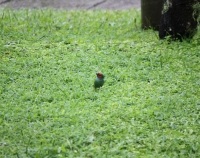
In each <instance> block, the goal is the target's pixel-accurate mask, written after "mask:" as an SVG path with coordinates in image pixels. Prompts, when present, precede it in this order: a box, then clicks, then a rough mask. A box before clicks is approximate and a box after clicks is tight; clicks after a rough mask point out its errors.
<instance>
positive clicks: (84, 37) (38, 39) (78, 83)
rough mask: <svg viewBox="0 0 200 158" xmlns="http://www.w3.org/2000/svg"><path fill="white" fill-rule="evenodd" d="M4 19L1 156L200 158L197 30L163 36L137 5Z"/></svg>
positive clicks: (20, 13) (10, 14)
mask: <svg viewBox="0 0 200 158" xmlns="http://www.w3.org/2000/svg"><path fill="white" fill-rule="evenodd" d="M0 18H1V22H0V30H1V40H0V54H1V56H0V57H1V59H0V71H1V73H0V84H1V86H0V129H1V130H0V135H1V138H0V157H9V158H11V157H34V158H35V157H36V158H37V157H38V158H40V157H41V158H42V157H51V158H53V157H56V158H57V157H101V158H102V157H116V158H117V157H123V158H124V157H131V158H132V157H137V158H142V157H145V158H154V157H164V158H167V157H181V158H183V157H187V158H188V157H191V158H195V157H200V144H199V143H200V133H199V130H200V128H199V127H200V100H199V98H200V89H199V86H200V78H199V77H200V71H199V70H200V60H199V59H200V41H199V33H198V34H197V35H196V36H195V37H194V39H193V40H191V41H190V42H186V41H184V42H182V43H180V42H172V43H170V44H169V43H168V42H166V41H160V40H159V39H158V35H157V32H154V31H152V30H146V31H144V30H141V29H140V21H141V19H140V12H139V11H137V10H126V11H102V10H96V11H64V10H60V11H58V10H53V9H45V10H28V9H25V10H10V9H1V10H0ZM97 71H101V72H103V74H104V75H105V76H106V83H105V85H104V86H103V87H102V88H101V89H100V90H98V91H97V92H95V91H94V89H93V82H94V79H95V77H96V76H95V73H96V72H97Z"/></svg>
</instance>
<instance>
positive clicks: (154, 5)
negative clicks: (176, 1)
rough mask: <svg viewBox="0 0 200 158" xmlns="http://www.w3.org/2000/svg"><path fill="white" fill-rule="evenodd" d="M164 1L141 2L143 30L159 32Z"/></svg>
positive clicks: (149, 0)
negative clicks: (151, 29)
mask: <svg viewBox="0 0 200 158" xmlns="http://www.w3.org/2000/svg"><path fill="white" fill-rule="evenodd" d="M162 4H163V0H141V13H142V28H143V29H149V28H153V29H156V30H159V25H160V17H161V11H162Z"/></svg>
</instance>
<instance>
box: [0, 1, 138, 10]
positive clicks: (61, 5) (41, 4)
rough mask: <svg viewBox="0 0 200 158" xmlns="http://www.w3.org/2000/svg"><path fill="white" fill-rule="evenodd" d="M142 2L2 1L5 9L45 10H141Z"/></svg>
mask: <svg viewBox="0 0 200 158" xmlns="http://www.w3.org/2000/svg"><path fill="white" fill-rule="evenodd" d="M140 6H141V3H140V0H0V7H2V8H5V7H8V8H14V9H20V8H45V7H52V8H56V9H69V10H76V9H117V10H123V9H131V8H140Z"/></svg>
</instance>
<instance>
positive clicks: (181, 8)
mask: <svg viewBox="0 0 200 158" xmlns="http://www.w3.org/2000/svg"><path fill="white" fill-rule="evenodd" d="M197 2H200V0H164V6H163V10H162V15H161V24H160V28H159V37H160V38H161V39H164V38H165V37H166V36H170V37H171V38H172V39H174V40H176V39H178V40H180V41H182V39H184V38H192V37H193V36H194V34H195V33H196V31H197V25H198V24H197V17H198V15H197V14H198V13H197V14H194V8H193V5H194V4H196V3H197Z"/></svg>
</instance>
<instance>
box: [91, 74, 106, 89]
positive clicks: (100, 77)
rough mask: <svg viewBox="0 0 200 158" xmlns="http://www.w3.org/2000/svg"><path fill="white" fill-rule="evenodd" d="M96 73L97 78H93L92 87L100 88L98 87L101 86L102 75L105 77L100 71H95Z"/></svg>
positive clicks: (102, 81)
mask: <svg viewBox="0 0 200 158" xmlns="http://www.w3.org/2000/svg"><path fill="white" fill-rule="evenodd" d="M96 75H97V78H96V79H95V80H94V88H95V90H96V89H97V88H100V87H102V86H103V84H104V77H105V76H104V75H103V74H102V73H101V72H97V73H96Z"/></svg>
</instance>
